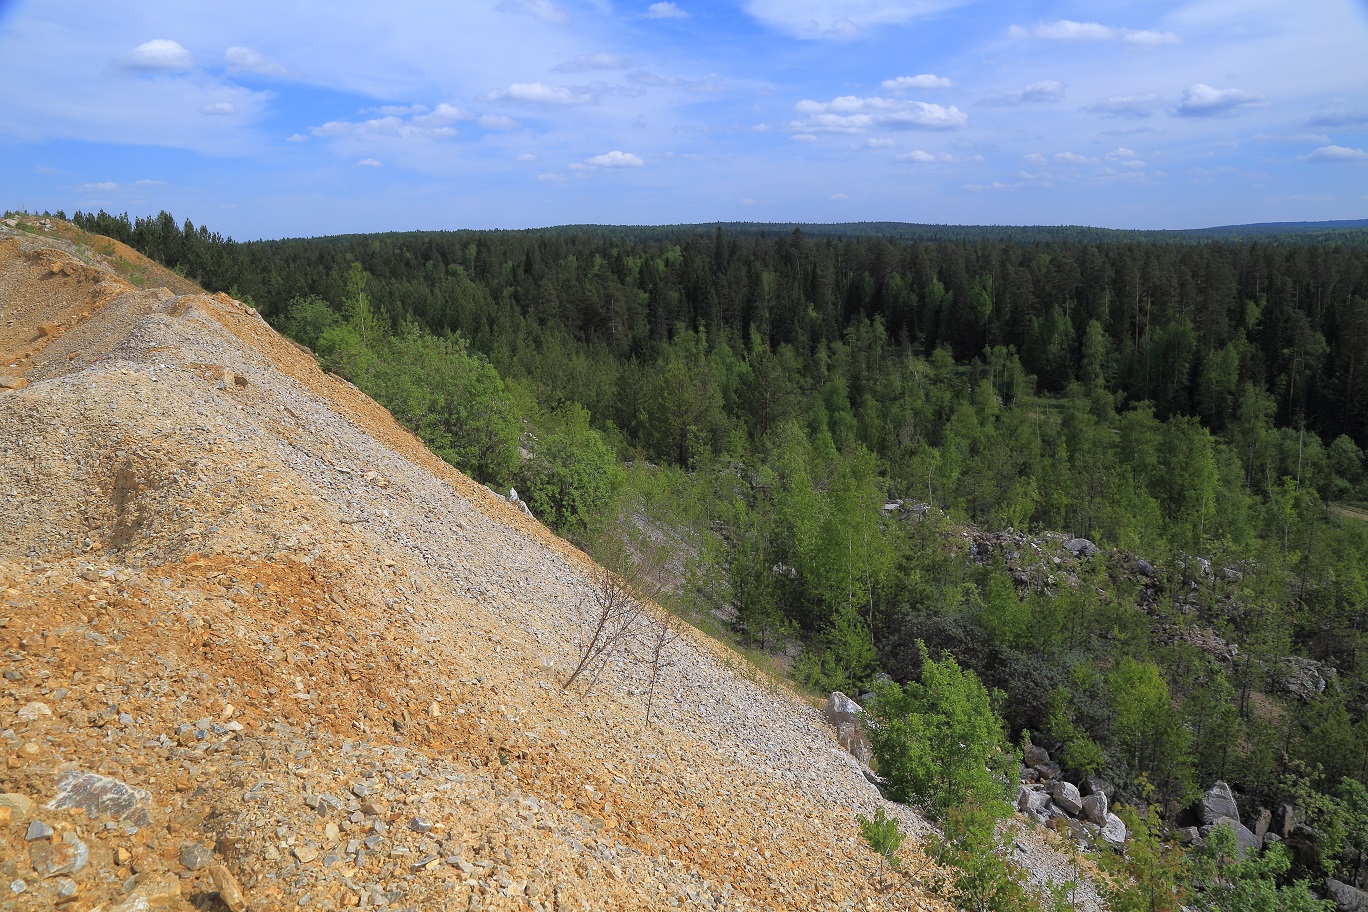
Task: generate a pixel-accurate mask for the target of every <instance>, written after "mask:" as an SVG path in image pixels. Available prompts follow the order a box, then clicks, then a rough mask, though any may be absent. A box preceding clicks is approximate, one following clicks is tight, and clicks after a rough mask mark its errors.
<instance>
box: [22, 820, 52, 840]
mask: <svg viewBox="0 0 1368 912" xmlns="http://www.w3.org/2000/svg"><path fill="white" fill-rule="evenodd" d="M51 838H52V827H50V826H48V825H47V824H46V823H43V821H41V820H31V821H29V825H28V829H27V830H25V831H24V839H25V840H27V841H28V842H33V841H34V840H36V839H51Z"/></svg>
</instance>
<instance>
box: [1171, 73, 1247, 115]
mask: <svg viewBox="0 0 1368 912" xmlns="http://www.w3.org/2000/svg"><path fill="white" fill-rule="evenodd" d="M1263 103H1264V97H1263V96H1262V95H1257V94H1255V93H1254V92H1246V91H1244V90H1243V89H1216V88H1212V87H1211V86H1209V85H1206V84H1204V83H1200V82H1199V83H1196V84H1195V85H1190V86H1188V87H1187V88H1186V89H1185V90H1184V91H1183V100H1182V101H1181V102H1180V103H1179V104H1178V113H1179V114H1182V115H1184V116H1185V117H1211V116H1213V115H1217V114H1229V113H1233V112H1235V111H1238V110H1240V109H1241V108H1248V107H1257V106H1260V105H1262V104H1263Z"/></svg>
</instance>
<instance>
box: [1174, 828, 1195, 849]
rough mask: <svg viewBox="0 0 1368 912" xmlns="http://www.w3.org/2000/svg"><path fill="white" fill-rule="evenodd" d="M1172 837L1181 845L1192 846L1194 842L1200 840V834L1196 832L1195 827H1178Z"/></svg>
mask: <svg viewBox="0 0 1368 912" xmlns="http://www.w3.org/2000/svg"><path fill="white" fill-rule="evenodd" d="M1173 835H1174V837H1175V838H1177V840H1178V841H1179V842H1181V843H1182V844H1183V845H1192V844H1193V843H1194V842H1196V841H1197V840H1199V839H1201V838H1202V834H1201V833H1199V832H1197V828H1196V827H1195V826H1189V827H1179V828H1178V829H1176V830H1174V831H1173Z"/></svg>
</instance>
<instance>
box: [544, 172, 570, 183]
mask: <svg viewBox="0 0 1368 912" xmlns="http://www.w3.org/2000/svg"><path fill="white" fill-rule="evenodd" d="M537 180H539V181H542V182H543V183H549V184H563V183H565V182H566V181H567V180H569V178H568V177H566V176H565V175H564V174H559V173H557V172H555V171H548V172H546V173H545V174H538V175H537Z"/></svg>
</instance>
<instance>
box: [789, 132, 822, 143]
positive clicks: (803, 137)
mask: <svg viewBox="0 0 1368 912" xmlns="http://www.w3.org/2000/svg"><path fill="white" fill-rule="evenodd" d="M789 139H791V140H793V141H794V142H816V141H817V134H815V133H794V134H793V135H792V136H790V137H789Z"/></svg>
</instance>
